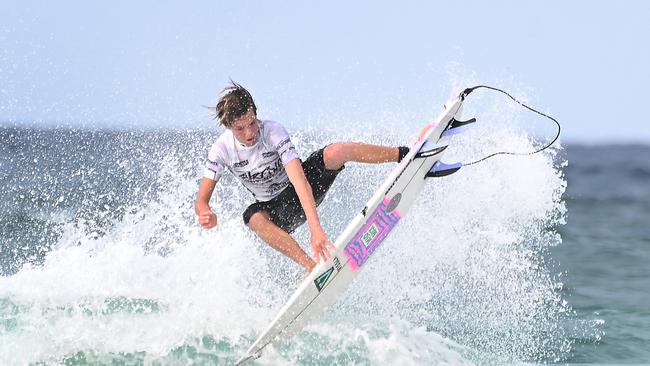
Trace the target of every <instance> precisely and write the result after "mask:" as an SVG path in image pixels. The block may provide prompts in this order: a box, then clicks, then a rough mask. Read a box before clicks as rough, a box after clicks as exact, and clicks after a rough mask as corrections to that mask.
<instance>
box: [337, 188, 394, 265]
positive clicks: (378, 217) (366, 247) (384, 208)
mask: <svg viewBox="0 0 650 366" xmlns="http://www.w3.org/2000/svg"><path fill="white" fill-rule="evenodd" d="M389 206H391V200H390V199H388V197H386V198H385V199H384V201H383V202H382V203H381V204H379V206H378V207H377V208H376V209H375V211H373V212H372V214H370V215H369V219H368V221H367V222H366V224H365V225H363V227H361V229H359V231H358V232H357V234H356V235H355V236H354V238H352V240H350V242H348V244H347V245H346V246H345V254H346V255H347V257H348V258H349V259H350V267H351V268H352V270H353V271H355V270H357V269H358V268H359V267H361V266H362V265H363V264H364V263H365V262H366V261H367V260H368V258H369V257H370V255H371V254H372V253H373V252H374V251H375V249H377V247H378V246H379V244H381V242H382V241H383V240H384V238H386V236H387V235H388V233H390V231H391V230H392V229H393V227H395V225H397V222H398V221H399V219H400V214H399V212H398V211H397V210H394V207H389ZM389 208H393V210H389Z"/></svg>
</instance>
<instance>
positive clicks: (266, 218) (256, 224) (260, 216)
mask: <svg viewBox="0 0 650 366" xmlns="http://www.w3.org/2000/svg"><path fill="white" fill-rule="evenodd" d="M267 222H271V216H270V215H269V214H268V212H266V211H257V212H255V213H253V214H252V215H251V216H250V218H249V219H248V220H246V219H244V224H246V226H248V227H249V228H250V229H252V230H256V229H258V228H260V227H261V226H263V225H264V224H266V223H267Z"/></svg>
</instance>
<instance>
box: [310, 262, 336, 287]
mask: <svg viewBox="0 0 650 366" xmlns="http://www.w3.org/2000/svg"><path fill="white" fill-rule="evenodd" d="M332 272H334V267H330V268H329V269H328V270H327V271H325V272H323V273H322V274H321V275H320V276H318V277H316V279H315V280H314V285H316V289H318V292H320V290H322V289H323V287H325V284H326V283H327V280H329V279H330V276H331V275H332Z"/></svg>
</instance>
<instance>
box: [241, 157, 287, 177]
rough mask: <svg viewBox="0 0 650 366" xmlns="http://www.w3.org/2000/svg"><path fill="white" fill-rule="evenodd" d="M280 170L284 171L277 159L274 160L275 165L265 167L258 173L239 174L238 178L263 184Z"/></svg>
mask: <svg viewBox="0 0 650 366" xmlns="http://www.w3.org/2000/svg"><path fill="white" fill-rule="evenodd" d="M282 169H284V167H283V166H282V161H281V160H280V159H278V160H276V162H275V164H273V165H269V166H267V167H266V168H264V170H262V171H259V172H257V173H251V172H246V173H243V174H240V175H239V178H241V179H243V180H245V181H248V182H251V183H260V182H265V181H268V180H269V179H271V178H273V177H275V176H276V175H277V174H278V172H279V171H281V170H282Z"/></svg>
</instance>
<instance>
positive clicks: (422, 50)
mask: <svg viewBox="0 0 650 366" xmlns="http://www.w3.org/2000/svg"><path fill="white" fill-rule="evenodd" d="M0 4H1V6H0V8H1V9H2V10H1V11H0V126H15V125H18V126H37V127H56V126H65V127H80V128H143V129H149V128H181V129H185V128H189V129H195V128H206V127H210V126H212V125H213V124H214V122H213V121H212V120H211V119H210V116H209V113H207V111H206V109H204V108H203V107H202V105H214V103H215V102H216V100H217V98H218V96H219V92H220V91H221V89H223V87H224V86H225V85H226V84H227V83H228V81H229V80H230V79H231V78H232V79H233V80H235V81H237V82H239V83H241V84H243V85H244V86H245V87H246V88H248V89H249V90H250V91H251V92H252V93H253V95H254V97H255V100H256V102H257V104H258V112H259V114H260V116H261V117H265V118H272V119H276V120H279V121H283V122H285V123H287V124H288V125H301V124H307V125H309V124H314V125H328V126H330V127H334V128H344V127H345V125H346V124H349V123H354V121H364V122H368V121H377V123H382V121H387V120H404V121H405V122H406V121H418V122H416V123H419V124H421V123H422V122H426V121H428V120H430V119H431V118H433V117H435V115H437V113H438V112H439V110H440V108H441V106H442V104H443V103H444V102H445V101H447V99H449V97H450V96H451V95H452V93H453V92H455V91H456V90H457V89H458V88H462V87H466V86H467V87H469V86H472V85H465V84H477V83H480V84H489V85H494V86H497V87H503V88H506V89H508V90H509V91H511V92H512V93H513V94H514V95H516V96H521V97H523V98H524V99H525V100H526V101H527V102H529V103H530V104H531V105H534V106H536V107H539V109H540V110H541V111H543V112H546V113H550V114H552V115H553V116H554V117H556V118H557V119H558V120H559V121H560V122H561V123H562V128H563V136H562V139H563V141H565V142H580V143H629V142H634V143H637V142H638V143H650V127H648V121H647V119H648V118H647V117H646V116H645V109H644V106H645V105H647V103H648V102H647V100H648V98H647V96H648V94H649V93H648V92H647V91H646V90H645V88H646V86H647V85H650V71H649V70H648V69H649V65H650V43H649V39H650V25H649V23H650V22H648V19H650V5H648V4H650V2H647V1H555V0H552V1H501V0H499V1H463V2H457V1H449V2H437V1H409V0H402V1H399V2H397V1H392V2H385V1H327V2H308V1H277V2H274V1H228V2H223V1H183V2H182V1H110V2H109V1H103V2H102V1H66V0H62V1H51V2H45V1H29V0H28V1H18V0H16V1H7V0H0Z"/></svg>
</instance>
